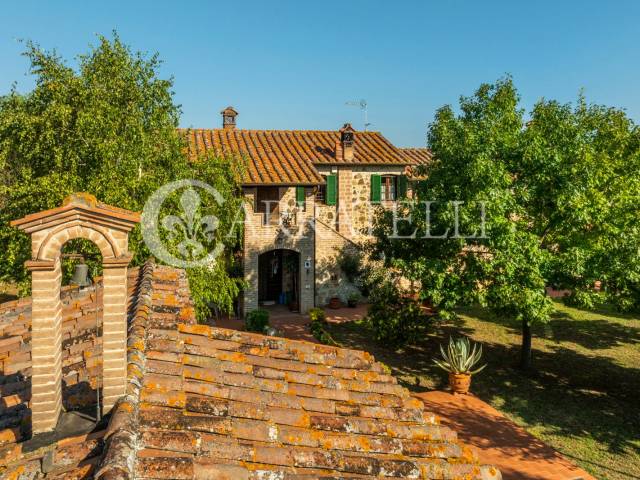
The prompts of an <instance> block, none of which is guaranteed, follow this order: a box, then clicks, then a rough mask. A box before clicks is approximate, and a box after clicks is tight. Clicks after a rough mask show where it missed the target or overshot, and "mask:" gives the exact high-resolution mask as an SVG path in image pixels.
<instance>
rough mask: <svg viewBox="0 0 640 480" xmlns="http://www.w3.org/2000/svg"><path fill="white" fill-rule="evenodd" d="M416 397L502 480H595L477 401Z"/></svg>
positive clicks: (458, 397)
mask: <svg viewBox="0 0 640 480" xmlns="http://www.w3.org/2000/svg"><path fill="white" fill-rule="evenodd" d="M416 397H418V398H420V399H421V400H422V401H423V402H424V404H425V408H426V409H427V410H428V411H430V412H434V413H435V414H436V415H438V416H439V417H440V419H441V420H442V423H443V424H444V425H447V426H450V427H451V428H452V429H453V430H455V431H456V432H458V437H459V438H460V439H461V440H463V441H464V442H465V443H467V444H469V445H473V446H474V447H476V448H477V449H478V450H479V456H480V458H481V459H482V461H483V462H485V463H489V464H492V465H495V466H496V467H498V468H499V469H500V471H501V472H502V477H503V478H504V479H505V480H509V479H513V480H516V479H517V480H578V479H583V480H595V479H594V478H593V477H592V476H591V475H589V474H588V473H587V472H585V471H584V470H581V469H580V468H578V467H576V466H575V465H574V464H572V463H571V462H570V461H569V460H567V459H566V458H564V457H563V456H562V455H560V454H559V453H558V452H556V451H555V450H554V449H553V448H551V447H549V446H548V445H546V444H544V443H543V442H541V441H540V440H538V439H537V438H535V437H534V436H532V435H530V434H529V433H527V432H526V431H525V430H524V429H523V428H521V427H519V426H517V425H516V424H515V423H513V422H512V421H511V420H509V419H507V418H506V417H505V416H504V415H502V414H501V413H500V412H499V411H497V410H496V409H495V408H493V407H492V406H491V405H489V404H487V403H485V402H483V401H482V400H480V399H479V398H478V397H475V396H473V395H452V394H450V393H448V392H441V391H431V392H424V393H419V394H416Z"/></svg>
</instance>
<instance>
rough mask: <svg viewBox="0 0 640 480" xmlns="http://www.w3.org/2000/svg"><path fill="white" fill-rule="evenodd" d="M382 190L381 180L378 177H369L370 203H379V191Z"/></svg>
mask: <svg viewBox="0 0 640 480" xmlns="http://www.w3.org/2000/svg"><path fill="white" fill-rule="evenodd" d="M381 188H382V179H381V177H380V175H375V174H374V175H371V201H372V202H379V201H380V191H381Z"/></svg>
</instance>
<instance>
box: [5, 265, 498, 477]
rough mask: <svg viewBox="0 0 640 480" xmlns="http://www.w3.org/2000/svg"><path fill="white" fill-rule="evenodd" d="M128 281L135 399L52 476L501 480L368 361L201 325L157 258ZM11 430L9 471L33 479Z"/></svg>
mask: <svg viewBox="0 0 640 480" xmlns="http://www.w3.org/2000/svg"><path fill="white" fill-rule="evenodd" d="M130 279H131V281H130V305H131V307H130V312H131V313H130V320H129V339H128V384H127V394H126V396H125V397H123V398H122V399H121V401H120V402H119V403H118V404H117V406H116V407H115V409H114V411H113V413H112V415H111V419H110V422H109V425H108V427H107V429H106V431H105V432H100V433H99V434H97V435H96V437H95V438H96V440H95V441H96V442H98V443H99V447H100V448H99V450H96V451H99V452H101V455H102V456H101V457H100V455H99V454H98V456H94V457H91V458H93V460H92V462H91V463H90V465H88V466H87V465H85V464H82V462H81V461H80V458H79V457H78V455H75V456H74V455H72V454H71V452H73V451H74V450H73V449H71V451H70V450H69V447H68V446H65V445H64V444H60V442H59V443H58V444H57V445H55V446H52V447H51V449H52V451H55V452H57V453H56V455H55V458H56V459H58V460H60V459H66V460H65V461H67V462H68V466H67V467H65V468H66V470H57V471H56V472H57V473H56V474H57V475H61V474H62V473H60V472H74V473H73V475H76V474H78V475H80V474H82V475H85V476H90V477H92V478H98V479H100V480H120V479H147V478H148V479H151V478H153V479H159V478H173V479H209V478H233V479H252V480H264V479H287V480H288V479H316V478H324V479H344V478H353V479H356V478H374V477H375V478H388V479H393V478H396V479H397V478H423V479H427V478H429V479H431V478H433V479H435V478H438V479H453V478H465V479H474V478H477V479H493V478H500V473H499V472H498V471H497V470H496V469H495V468H493V467H490V466H483V465H481V464H480V463H479V461H478V459H477V458H476V456H475V453H474V451H472V450H471V449H470V448H469V447H467V446H466V445H464V444H463V443H461V442H460V441H459V440H458V439H457V435H456V433H455V432H454V431H452V430H451V429H449V428H447V427H444V426H442V425H440V424H439V423H438V420H437V416H436V415H434V414H433V413H430V412H425V411H424V406H423V404H422V402H421V401H419V400H418V399H416V398H414V397H412V396H411V395H410V393H409V392H408V391H407V390H406V389H404V388H403V387H401V386H400V385H398V383H397V381H396V379H395V378H394V377H393V376H391V375H389V374H388V373H387V372H386V370H385V368H384V367H383V366H382V365H381V364H379V363H377V362H376V361H375V359H374V358H373V357H372V356H371V355H370V354H368V353H367V352H363V351H358V350H349V349H343V348H337V347H332V346H325V345H319V344H314V343H309V342H304V341H293V340H288V339H284V338H277V337H268V336H264V335H259V334H254V333H248V332H241V331H236V330H227V329H222V328H216V327H210V326H206V325H198V324H196V322H195V318H194V316H193V305H192V302H191V299H190V296H189V290H188V283H187V279H186V275H185V272H184V271H181V270H177V269H173V268H169V267H162V266H156V265H154V264H153V263H151V262H149V263H147V264H146V265H145V266H144V267H142V268H140V269H139V270H135V271H133V272H132V275H130ZM24 305H25V303H24V302H23V303H22V306H24ZM78 306H81V302H78ZM14 308H15V309H16V310H18V309H19V302H17V303H16V304H15V306H14ZM0 311H4V312H5V313H6V311H7V309H4V310H3V309H2V307H0ZM9 311H11V309H9ZM13 318H17V316H16V315H14V317H13ZM12 432H13V430H9V429H7V430H3V431H0V442H2V441H3V439H8V440H4V441H5V442H8V443H5V446H4V447H0V448H4V450H2V451H3V452H5V454H6V456H7V457H11V455H13V457H11V458H10V461H5V462H4V467H2V465H3V464H2V463H0V469H1V468H4V469H5V470H4V471H3V470H0V475H5V476H7V475H9V474H16V472H22V473H20V474H24V472H27V471H29V472H30V471H33V472H35V467H34V466H33V462H34V461H35V460H34V458H33V457H29V456H25V455H22V454H21V452H20V450H19V447H20V444H19V443H16V440H18V439H17V438H15V436H13V437H12ZM98 443H96V445H95V446H96V448H98ZM103 445H104V448H103ZM16 448H17V450H16ZM76 450H78V449H77V448H76ZM36 460H38V461H40V460H39V459H37V458H36ZM29 469H31V470H29ZM81 469H84V470H81ZM34 475H35V473H34ZM47 475H49V474H47ZM25 478H33V476H31V477H29V476H25ZM45 478H56V477H55V476H53V475H50V476H45ZM69 478H71V477H69Z"/></svg>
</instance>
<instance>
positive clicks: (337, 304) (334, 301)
mask: <svg viewBox="0 0 640 480" xmlns="http://www.w3.org/2000/svg"><path fill="white" fill-rule="evenodd" d="M341 306H342V303H341V302H340V299H339V298H338V297H332V298H331V300H329V308H334V309H337V308H340V307H341Z"/></svg>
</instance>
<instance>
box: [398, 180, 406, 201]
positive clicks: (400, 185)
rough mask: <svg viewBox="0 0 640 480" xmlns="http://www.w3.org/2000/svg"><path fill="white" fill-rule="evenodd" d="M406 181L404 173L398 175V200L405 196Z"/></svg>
mask: <svg viewBox="0 0 640 480" xmlns="http://www.w3.org/2000/svg"><path fill="white" fill-rule="evenodd" d="M407 183H408V182H407V177H406V175H400V176H399V177H398V199H400V200H402V199H405V198H407Z"/></svg>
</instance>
